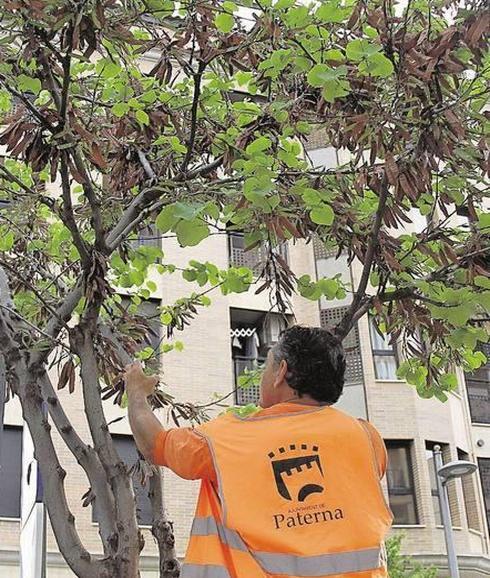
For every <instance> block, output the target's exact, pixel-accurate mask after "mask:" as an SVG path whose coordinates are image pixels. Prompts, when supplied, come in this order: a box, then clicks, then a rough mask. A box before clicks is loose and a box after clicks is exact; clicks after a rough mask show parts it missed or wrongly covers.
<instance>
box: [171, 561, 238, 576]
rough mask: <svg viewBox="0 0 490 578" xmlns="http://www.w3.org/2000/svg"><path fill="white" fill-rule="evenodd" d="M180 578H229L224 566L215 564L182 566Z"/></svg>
mask: <svg viewBox="0 0 490 578" xmlns="http://www.w3.org/2000/svg"><path fill="white" fill-rule="evenodd" d="M180 578H231V575H230V573H229V572H228V570H227V569H226V568H225V567H224V566H217V565H216V564H184V565H183V566H182V570H181V572H180Z"/></svg>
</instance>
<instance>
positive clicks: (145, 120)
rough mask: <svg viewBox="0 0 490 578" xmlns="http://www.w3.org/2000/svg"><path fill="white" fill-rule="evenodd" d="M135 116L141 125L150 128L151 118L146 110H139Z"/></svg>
mask: <svg viewBox="0 0 490 578" xmlns="http://www.w3.org/2000/svg"><path fill="white" fill-rule="evenodd" d="M135 116H136V120H137V121H138V122H139V123H140V124H143V125H145V126H148V125H149V124H150V117H149V116H148V114H147V113H146V112H145V111H144V110H137V111H136V113H135Z"/></svg>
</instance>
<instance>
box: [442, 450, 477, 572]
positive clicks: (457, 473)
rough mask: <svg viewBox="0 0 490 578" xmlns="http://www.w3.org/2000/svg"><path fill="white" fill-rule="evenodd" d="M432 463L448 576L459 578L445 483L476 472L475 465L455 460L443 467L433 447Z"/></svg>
mask: <svg viewBox="0 0 490 578" xmlns="http://www.w3.org/2000/svg"><path fill="white" fill-rule="evenodd" d="M433 453H434V463H435V466H436V478H437V489H438V490H439V503H440V506H441V517H442V523H443V526H444V537H445V539H446V548H447V557H448V562H449V576H450V577H451V578H459V568H458V558H457V557H456V549H455V547H454V537H453V527H452V523H451V513H450V511H449V497H448V492H447V483H448V482H449V480H453V479H455V478H462V477H463V476H468V475H471V474H473V473H475V472H476V470H477V465H476V464H474V463H472V462H467V461H464V460H456V461H454V462H450V463H449V464H446V465H444V464H443V462H442V452H441V446H434V452H433Z"/></svg>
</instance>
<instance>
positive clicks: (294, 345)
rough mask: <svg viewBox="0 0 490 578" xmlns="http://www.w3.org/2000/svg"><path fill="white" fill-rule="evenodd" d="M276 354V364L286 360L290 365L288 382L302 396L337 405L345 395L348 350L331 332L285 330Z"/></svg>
mask: <svg viewBox="0 0 490 578" xmlns="http://www.w3.org/2000/svg"><path fill="white" fill-rule="evenodd" d="M272 355H273V357H274V360H275V362H276V363H280V362H281V361H282V360H283V359H284V360H285V361H286V363H287V364H288V372H287V374H286V381H287V383H288V385H289V387H291V388H293V389H294V390H296V391H297V392H298V394H299V397H302V396H304V395H310V396H311V397H312V398H313V399H315V400H317V401H321V402H327V403H335V402H336V401H337V400H338V399H339V397H340V396H341V395H342V390H343V389H344V374H345V357H344V349H343V347H342V342H341V341H340V339H338V337H336V336H335V335H334V334H333V333H332V332H331V331H329V330H328V329H323V328H321V327H301V326H300V325H294V326H293V327H290V328H289V329H286V330H285V331H283V333H282V334H281V336H280V338H279V341H278V343H277V344H276V345H275V346H274V347H273V349H272Z"/></svg>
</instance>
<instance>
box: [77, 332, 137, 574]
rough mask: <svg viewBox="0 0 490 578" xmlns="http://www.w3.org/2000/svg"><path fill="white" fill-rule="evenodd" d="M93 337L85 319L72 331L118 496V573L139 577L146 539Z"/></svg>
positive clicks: (98, 440)
mask: <svg viewBox="0 0 490 578" xmlns="http://www.w3.org/2000/svg"><path fill="white" fill-rule="evenodd" d="M94 337H95V336H94V333H93V331H92V329H91V327H89V326H88V325H87V324H86V323H83V322H82V323H81V324H80V325H78V326H77V327H75V328H74V329H73V330H72V331H71V332H70V342H71V344H72V347H73V349H74V351H76V352H77V354H78V356H79V358H80V366H81V372H80V373H81V378H82V389H83V402H84V408H85V414H86V416H87V421H88V424H89V428H90V433H91V436H92V439H93V442H94V446H95V451H96V452H97V455H98V456H99V458H100V461H101V464H102V466H103V468H104V470H105V473H106V476H107V479H108V480H109V484H110V486H111V489H112V492H113V494H114V498H115V502H114V506H115V516H116V527H117V535H118V540H117V546H116V548H117V549H116V553H115V560H114V562H115V565H116V568H117V571H118V574H117V576H121V577H124V578H137V577H138V576H139V555H140V552H141V550H142V549H143V545H144V540H143V536H142V534H141V532H140V530H139V528H138V522H137V519H136V504H135V497H134V492H133V487H132V482H131V477H130V475H129V472H128V470H127V468H126V465H125V464H124V462H123V461H122V460H121V458H120V457H119V455H118V454H117V451H116V449H115V447H114V443H113V441H112V438H111V434H110V432H109V428H108V426H107V421H106V419H105V415H104V410H103V407H102V400H101V395H100V385H99V371H98V367H97V359H96V355H95V350H94ZM101 515H104V512H101ZM104 523H107V521H104Z"/></svg>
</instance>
